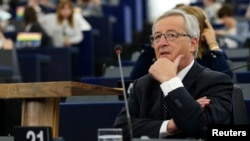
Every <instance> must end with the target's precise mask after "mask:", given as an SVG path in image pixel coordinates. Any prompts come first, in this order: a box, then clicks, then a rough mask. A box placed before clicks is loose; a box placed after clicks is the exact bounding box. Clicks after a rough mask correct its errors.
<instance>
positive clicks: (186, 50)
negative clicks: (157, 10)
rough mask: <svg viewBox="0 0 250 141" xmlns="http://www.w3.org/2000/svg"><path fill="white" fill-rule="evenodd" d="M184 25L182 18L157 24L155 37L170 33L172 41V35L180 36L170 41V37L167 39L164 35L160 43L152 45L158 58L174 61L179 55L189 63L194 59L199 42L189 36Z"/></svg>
mask: <svg viewBox="0 0 250 141" xmlns="http://www.w3.org/2000/svg"><path fill="white" fill-rule="evenodd" d="M184 24H185V21H184V18H183V17H182V16H170V17H165V18H163V19H161V20H160V21H158V22H157V23H156V24H155V29H154V33H153V36H154V37H157V36H159V35H161V34H165V33H168V36H169V39H170V38H171V37H172V36H171V35H172V33H173V35H176V34H175V33H178V34H180V35H178V36H177V38H176V39H174V40H169V39H168V37H167V39H165V37H164V36H166V35H162V36H161V37H160V39H159V41H158V42H153V43H152V46H153V47H154V49H155V54H156V57H157V58H168V59H169V60H171V61H174V60H175V58H176V57H177V56H178V55H184V56H183V59H182V60H183V61H185V60H186V61H188V62H189V61H190V60H192V59H193V58H194V55H193V54H194V52H195V49H196V46H197V44H198V42H197V39H195V38H191V37H189V36H188V34H187V32H186V31H185V26H184ZM169 33H170V34H169ZM185 64H186V63H185Z"/></svg>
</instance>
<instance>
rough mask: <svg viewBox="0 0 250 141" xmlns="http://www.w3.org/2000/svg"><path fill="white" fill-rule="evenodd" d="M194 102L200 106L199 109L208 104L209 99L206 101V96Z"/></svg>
mask: <svg viewBox="0 0 250 141" xmlns="http://www.w3.org/2000/svg"><path fill="white" fill-rule="evenodd" d="M196 101H197V102H198V103H199V104H200V106H201V108H204V107H205V106H207V105H208V104H209V103H210V99H208V98H207V97H206V96H204V97H201V98H199V99H197V100H196Z"/></svg>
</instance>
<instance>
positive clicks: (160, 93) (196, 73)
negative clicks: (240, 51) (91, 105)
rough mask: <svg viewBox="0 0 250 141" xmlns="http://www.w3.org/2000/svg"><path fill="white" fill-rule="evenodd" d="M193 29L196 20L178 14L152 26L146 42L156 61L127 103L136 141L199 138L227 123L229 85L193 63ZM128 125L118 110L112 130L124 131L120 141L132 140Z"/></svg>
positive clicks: (173, 12)
mask: <svg viewBox="0 0 250 141" xmlns="http://www.w3.org/2000/svg"><path fill="white" fill-rule="evenodd" d="M197 27H199V23H198V21H197V19H196V18H195V17H194V16H192V15H190V14H187V13H185V12H184V11H182V10H180V9H172V10H169V11H167V12H165V13H164V14H163V15H161V16H160V17H159V18H158V19H156V21H155V22H154V24H153V26H152V35H151V36H150V37H151V43H152V46H153V48H154V50H155V55H156V58H157V59H156V61H155V62H154V64H153V65H151V67H150V68H149V74H147V75H145V76H143V77H141V78H139V79H136V80H135V81H134V84H133V87H132V89H131V91H130V95H129V99H128V105H129V112H130V116H131V123H132V130H133V137H134V138H140V137H141V136H148V137H149V138H179V139H180V138H185V139H188V138H196V139H200V138H204V136H203V134H204V131H203V129H204V128H205V127H206V126H207V125H213V124H229V123H230V119H231V115H232V91H233V82H232V80H231V78H230V77H229V76H228V75H226V74H224V73H221V72H218V71H213V70H211V69H208V68H206V67H203V66H201V65H199V63H198V62H197V61H196V60H195V56H196V54H197V50H198V46H199V39H200V37H199V36H200V30H199V28H197ZM201 101H203V102H201ZM127 121H128V120H127V117H126V109H125V108H122V110H121V112H120V113H119V114H118V116H117V118H116V120H115V123H114V127H115V128H122V129H123V137H124V141H129V137H130V136H129V131H128V128H127V125H128V123H127Z"/></svg>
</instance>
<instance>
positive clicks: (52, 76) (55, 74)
mask: <svg viewBox="0 0 250 141" xmlns="http://www.w3.org/2000/svg"><path fill="white" fill-rule="evenodd" d="M17 54H18V55H27V54H42V55H47V56H49V57H50V63H48V66H47V67H46V70H45V71H46V72H47V76H43V78H44V80H45V81H71V80H73V79H74V76H73V72H74V69H76V68H75V66H73V63H72V61H73V60H74V59H72V58H73V57H74V56H75V55H77V54H78V49H77V48H54V47H48V48H25V49H19V50H17ZM58 70H60V71H58Z"/></svg>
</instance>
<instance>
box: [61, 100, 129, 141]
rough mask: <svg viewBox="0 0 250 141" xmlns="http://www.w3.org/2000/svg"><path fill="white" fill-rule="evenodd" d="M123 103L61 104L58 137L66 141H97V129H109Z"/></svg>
mask: <svg viewBox="0 0 250 141" xmlns="http://www.w3.org/2000/svg"><path fill="white" fill-rule="evenodd" d="M123 106H124V103H123V102H106V103H104V102H103V103H61V104H60V119H59V125H60V126H59V136H60V137H63V138H64V139H65V140H66V141H97V129H98V128H111V127H113V123H114V122H115V118H116V116H117V115H118V113H119V112H120V110H121V108H122V107H123Z"/></svg>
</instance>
